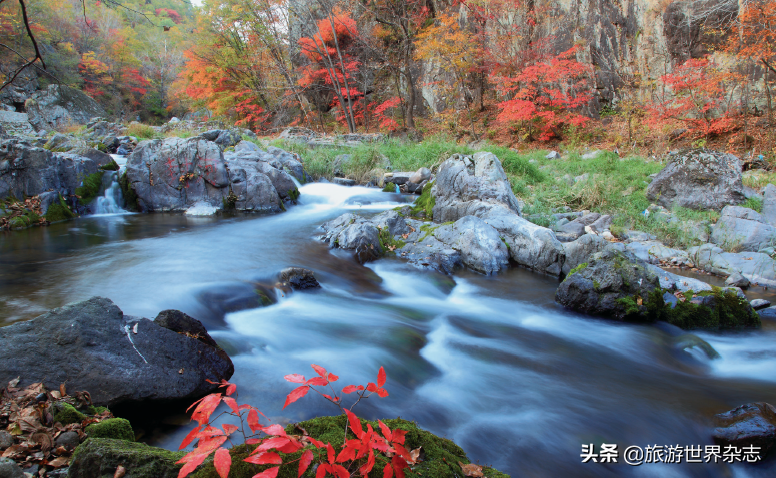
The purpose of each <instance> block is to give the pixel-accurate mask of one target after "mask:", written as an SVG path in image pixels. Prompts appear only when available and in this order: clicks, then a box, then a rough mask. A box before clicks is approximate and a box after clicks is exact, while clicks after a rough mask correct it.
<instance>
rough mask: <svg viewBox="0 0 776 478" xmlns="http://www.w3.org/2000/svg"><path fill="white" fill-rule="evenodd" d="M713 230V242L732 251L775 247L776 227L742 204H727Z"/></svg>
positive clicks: (753, 250) (755, 250) (752, 250)
mask: <svg viewBox="0 0 776 478" xmlns="http://www.w3.org/2000/svg"><path fill="white" fill-rule="evenodd" d="M711 231H712V232H711V242H713V243H714V244H717V245H718V246H720V247H722V248H723V249H726V250H728V251H732V252H742V251H751V252H757V251H759V250H760V249H761V248H763V247H767V246H771V247H773V246H774V245H775V244H774V240H776V237H774V236H775V235H776V227H774V226H772V225H770V224H768V223H766V222H765V220H764V218H763V216H761V215H760V214H759V213H758V212H756V211H753V210H751V209H748V208H745V207H740V206H725V208H724V209H723V210H722V216H721V217H720V218H719V220H717V223H716V224H715V225H714V226H713V227H712V229H711Z"/></svg>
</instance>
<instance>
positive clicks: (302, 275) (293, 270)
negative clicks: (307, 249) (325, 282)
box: [278, 267, 321, 290]
mask: <svg viewBox="0 0 776 478" xmlns="http://www.w3.org/2000/svg"><path fill="white" fill-rule="evenodd" d="M278 282H280V283H281V284H284V285H287V286H288V287H291V288H292V289H294V290H307V289H318V288H320V287H321V284H319V283H318V280H317V279H316V278H315V274H314V273H313V271H311V270H310V269H304V268H302V267H287V268H285V269H283V270H282V271H280V273H279V274H278Z"/></svg>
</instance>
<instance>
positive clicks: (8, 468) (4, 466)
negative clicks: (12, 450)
mask: <svg viewBox="0 0 776 478" xmlns="http://www.w3.org/2000/svg"><path fill="white" fill-rule="evenodd" d="M0 478H25V476H24V472H23V471H22V469H21V467H20V466H19V465H17V464H16V462H15V461H13V460H11V459H10V458H0Z"/></svg>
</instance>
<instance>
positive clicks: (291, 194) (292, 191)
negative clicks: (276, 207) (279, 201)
mask: <svg viewBox="0 0 776 478" xmlns="http://www.w3.org/2000/svg"><path fill="white" fill-rule="evenodd" d="M288 197H289V198H290V199H291V200H292V201H296V200H297V199H299V189H298V188H294V189H290V190H289V191H288Z"/></svg>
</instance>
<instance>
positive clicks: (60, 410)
mask: <svg viewBox="0 0 776 478" xmlns="http://www.w3.org/2000/svg"><path fill="white" fill-rule="evenodd" d="M52 408H53V415H54V423H56V422H59V423H61V424H62V425H70V424H71V423H81V422H83V421H84V420H85V419H86V415H84V414H83V413H81V412H79V411H78V410H76V408H75V407H74V406H72V405H70V404H69V403H67V402H56V403H55V404H53V405H52Z"/></svg>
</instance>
